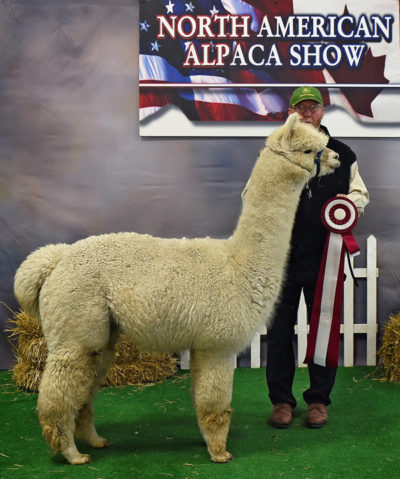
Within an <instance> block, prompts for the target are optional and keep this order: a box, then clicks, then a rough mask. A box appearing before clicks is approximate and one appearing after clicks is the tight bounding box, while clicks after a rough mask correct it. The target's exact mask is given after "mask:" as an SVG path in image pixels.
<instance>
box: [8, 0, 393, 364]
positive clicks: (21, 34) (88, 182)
mask: <svg viewBox="0 0 400 479" xmlns="http://www.w3.org/2000/svg"><path fill="white" fill-rule="evenodd" d="M138 10H139V8H138V2H137V0H130V1H128V0H126V1H123V0H103V1H100V0H97V1H95V0H82V1H71V0H69V1H65V0H64V1H61V0H60V1H56V0H48V1H46V0H36V1H33V0H29V1H28V0H26V1H2V2H1V4H0V48H1V52H0V221H1V237H0V268H1V274H0V301H2V303H3V304H2V305H0V368H3V369H4V368H9V367H11V366H12V363H13V361H12V359H13V356H12V350H11V347H10V345H9V343H8V341H7V337H6V335H5V333H4V332H3V330H4V328H5V327H6V325H7V324H6V323H7V318H9V317H10V313H9V311H8V309H7V308H6V305H7V306H8V307H10V308H11V309H16V308H17V305H16V302H15V299H14V297H13V294H12V283H13V276H14V274H15V271H16V268H17V267H18V265H19V264H20V262H21V261H22V260H23V259H24V258H25V256H26V255H27V254H28V253H29V252H31V251H32V250H33V249H35V248H37V247H38V246H41V245H44V244H47V243H54V242H72V241H75V240H77V239H79V238H82V237H84V236H87V235H91V234H98V233H105V232H111V231H114V232H117V231H127V230H133V231H138V232H146V233H150V234H153V235H159V236H177V237H180V236H186V237H192V236H207V235H208V236H215V237H226V236H229V235H230V234H231V232H232V230H233V228H234V226H235V222H236V219H237V217H238V215H239V212H240V206H241V200H240V193H241V191H242V189H243V186H244V184H245V183H246V181H247V178H248V176H249V173H250V170H251V168H252V166H253V164H254V161H255V160H256V158H257V154H258V151H259V150H260V148H261V147H262V145H263V142H264V140H263V139H240V138H239V139H238V138H217V139H215V138H213V139H204V138H203V139H202V138H189V139H141V138H140V137H139V136H138V120H137V118H138V94H137V77H138V71H137V65H138ZM327 126H328V128H329V124H328V125H327ZM332 133H333V134H334V132H332ZM345 141H346V142H347V143H348V144H349V145H350V146H351V147H352V148H353V149H354V151H355V152H356V153H357V155H358V158H359V166H360V171H361V173H362V176H363V178H364V181H365V183H366V184H367V186H368V189H369V191H370V194H371V199H372V202H371V204H370V206H369V207H368V209H367V211H366V215H365V216H364V217H363V218H362V219H361V221H360V222H359V225H358V227H357V229H356V231H355V234H356V236H357V239H358V240H359V242H360V244H361V246H362V247H364V245H365V243H364V242H365V239H366V237H367V236H368V235H369V234H371V233H372V234H374V235H375V236H376V237H377V239H378V263H379V268H380V275H381V276H380V278H379V283H378V284H379V286H378V320H379V324H380V326H381V327H382V325H383V324H384V322H385V321H386V320H387V319H388V317H389V315H390V313H392V312H395V311H397V310H398V309H400V298H399V267H400V254H399V253H400V251H399V247H398V243H399V237H400V230H399V225H400V220H399V213H398V211H399V204H400V199H399V195H398V184H399V177H400V174H399V169H398V162H399V158H398V155H399V153H398V152H399V151H400V140H399V139H374V138H368V139H350V140H349V139H347V140H345ZM364 263H365V255H364V254H362V255H361V257H360V258H358V259H357V260H356V265H360V266H364ZM361 283H362V282H361ZM363 286H364V285H363V284H361V285H360V292H359V293H358V299H357V305H356V316H357V318H358V319H357V320H358V321H361V320H362V318H361V317H362V316H363V315H364V314H365V307H364V304H363V303H364V301H365V294H364V293H363V292H362V288H363ZM360 318H361V319H360ZM361 349H362V346H360V350H361ZM359 355H360V354H359ZM360 358H361V355H360ZM362 361H363V359H362V358H361V359H360V360H359V362H360V363H362Z"/></svg>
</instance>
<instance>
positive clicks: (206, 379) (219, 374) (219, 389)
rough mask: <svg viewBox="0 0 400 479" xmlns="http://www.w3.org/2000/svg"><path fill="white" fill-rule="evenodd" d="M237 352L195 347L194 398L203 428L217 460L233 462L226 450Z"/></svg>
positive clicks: (192, 365)
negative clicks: (204, 349)
mask: <svg viewBox="0 0 400 479" xmlns="http://www.w3.org/2000/svg"><path fill="white" fill-rule="evenodd" d="M233 373H234V356H232V355H222V354H221V353H214V352H213V353H210V352H203V351H201V352H199V351H192V354H191V375H192V398H193V402H194V407H195V410H196V414H197V421H198V423H199V427H200V431H201V433H202V435H203V438H204V440H205V442H206V444H207V448H208V452H209V454H210V457H211V460H212V461H213V462H229V461H230V460H231V459H232V455H231V454H230V453H229V452H228V451H227V450H226V441H227V438H228V432H229V426H230V422H231V415H232V409H231V407H230V406H231V401H232V385H233Z"/></svg>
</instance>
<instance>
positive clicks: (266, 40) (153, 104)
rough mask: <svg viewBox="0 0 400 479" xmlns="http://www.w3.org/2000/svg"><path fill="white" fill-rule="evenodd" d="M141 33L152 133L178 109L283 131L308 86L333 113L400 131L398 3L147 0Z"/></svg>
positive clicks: (142, 77)
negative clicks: (298, 91)
mask: <svg viewBox="0 0 400 479" xmlns="http://www.w3.org/2000/svg"><path fill="white" fill-rule="evenodd" d="M139 30H140V55H139V90H140V95H139V98H140V101H139V114H140V120H141V122H142V124H146V125H147V126H149V125H150V124H151V122H152V121H153V120H155V121H158V120H159V119H160V117H161V116H162V114H160V112H162V111H163V110H164V111H167V110H168V109H169V110H171V109H172V110H173V111H175V112H176V111H179V113H180V114H181V115H182V116H184V117H185V118H186V119H187V120H188V121H189V122H194V123H198V124H201V123H203V124H205V123H209V122H213V123H215V122H219V123H226V122H247V123H250V124H253V125H254V122H263V123H264V124H265V122H269V123H271V124H275V127H276V122H281V121H283V120H284V119H285V118H286V116H287V108H288V102H289V98H290V95H291V92H292V91H293V89H294V88H296V87H297V86H302V85H314V86H316V87H317V88H320V89H321V93H322V95H323V98H324V102H325V106H326V107H327V113H328V112H329V111H330V110H332V111H333V110H334V109H339V110H342V111H343V112H345V113H346V114H347V115H349V116H351V117H352V118H353V120H354V121H356V122H358V123H360V124H361V125H362V124H365V125H371V124H373V125H382V124H389V126H390V125H391V126H393V125H396V126H399V125H400V109H398V108H397V109H394V108H390V106H391V105H393V100H394V98H395V97H396V98H397V100H398V99H399V94H400V63H399V55H400V47H399V1H398V0H379V1H378V0H369V1H368V0H347V1H342V0H335V1H332V0H331V1H329V0H326V1H325V2H320V5H318V7H316V6H315V4H313V2H309V0H281V1H279V2H276V1H273V0H142V1H141V7H140V25H139ZM208 126H209V125H208ZM176 127H177V128H178V129H179V124H177V125H176ZM368 131H369V133H368V136H371V133H370V130H368ZM334 134H335V135H336V136H338V134H337V133H336V131H335V133H334ZM357 136H359V132H358V133H357ZM378 136H381V135H378ZM391 136H394V135H391Z"/></svg>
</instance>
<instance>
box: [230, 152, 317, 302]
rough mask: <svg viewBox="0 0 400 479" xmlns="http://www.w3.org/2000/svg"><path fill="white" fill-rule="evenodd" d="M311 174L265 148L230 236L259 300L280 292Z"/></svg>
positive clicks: (237, 259)
mask: <svg viewBox="0 0 400 479" xmlns="http://www.w3.org/2000/svg"><path fill="white" fill-rule="evenodd" d="M267 156H268V157H267ZM308 178H309V173H308V172H307V171H306V170H303V169H301V168H300V167H299V166H297V165H293V164H291V163H290V161H289V160H288V159H286V158H282V157H281V156H279V155H277V154H275V153H272V152H271V151H270V150H267V151H265V150H264V151H263V152H262V153H261V155H260V158H259V160H258V161H257V163H256V165H255V167H254V170H253V173H252V175H251V177H250V180H249V183H248V189H247V192H246V194H245V196H244V198H243V209H242V214H241V216H240V218H239V221H238V225H237V227H236V230H235V232H234V234H233V236H232V238H231V248H232V250H231V257H232V259H233V260H234V261H235V263H236V264H237V265H238V267H239V270H240V271H241V274H242V275H243V276H244V277H243V278H242V279H243V281H245V282H246V283H247V284H248V285H249V287H250V289H251V291H252V293H254V292H255V291H256V293H255V294H256V295H258V296H259V298H258V299H257V301H255V302H256V303H260V306H262V305H264V303H266V302H267V300H268V301H269V302H271V300H272V301H275V299H276V296H277V295H278V293H279V289H280V284H281V281H282V277H283V273H284V268H285V262H286V257H287V254H288V251H289V247H290V239H291V233H292V228H293V224H294V219H295V215H296V210H297V206H298V202H299V199H300V194H301V191H302V189H303V188H304V186H305V183H306V181H307V179H308ZM253 296H254V294H253Z"/></svg>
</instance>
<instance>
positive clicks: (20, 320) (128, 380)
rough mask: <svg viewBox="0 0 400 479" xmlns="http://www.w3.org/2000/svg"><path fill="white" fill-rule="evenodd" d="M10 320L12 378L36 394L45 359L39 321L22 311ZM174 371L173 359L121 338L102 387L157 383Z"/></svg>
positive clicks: (45, 352)
mask: <svg viewBox="0 0 400 479" xmlns="http://www.w3.org/2000/svg"><path fill="white" fill-rule="evenodd" d="M9 321H10V324H11V326H10V328H8V329H7V331H8V332H9V333H10V340H11V341H10V342H11V344H12V346H13V348H14V351H15V356H16V358H17V364H16V366H15V367H14V369H13V379H14V381H15V382H16V384H17V385H18V387H20V388H22V389H26V390H28V391H34V392H37V390H38V386H39V382H40V378H41V375H42V372H43V369H44V366H45V363H46V358H47V348H46V343H45V340H44V337H43V332H42V328H41V325H40V322H39V321H38V320H37V319H35V318H33V317H32V316H30V315H29V314H27V313H25V312H24V311H20V312H14V313H13V318H12V319H11V320H9ZM15 340H17V341H15ZM176 371H177V358H176V357H174V356H172V355H170V354H151V353H146V352H143V351H140V350H139V349H138V348H136V347H135V346H134V345H133V344H132V342H131V341H130V340H129V339H128V338H127V337H126V336H124V335H121V336H120V338H119V340H118V342H117V344H116V348H115V358H114V362H113V364H112V366H111V368H110V370H109V372H108V374H107V377H106V379H105V384H104V385H107V386H128V385H133V384H143V383H151V382H159V381H163V380H164V379H166V378H168V377H170V376H172V375H174V374H175V373H176Z"/></svg>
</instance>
